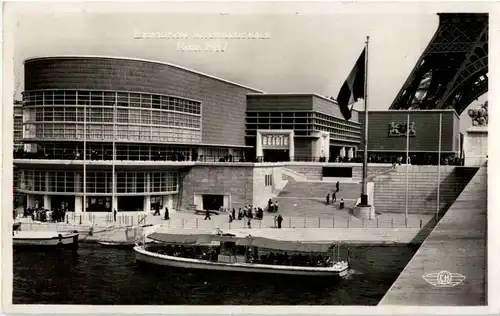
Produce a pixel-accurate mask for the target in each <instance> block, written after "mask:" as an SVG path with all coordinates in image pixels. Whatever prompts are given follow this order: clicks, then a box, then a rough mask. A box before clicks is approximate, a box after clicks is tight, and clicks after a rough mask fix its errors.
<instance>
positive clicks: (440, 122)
mask: <svg viewBox="0 0 500 316" xmlns="http://www.w3.org/2000/svg"><path fill="white" fill-rule="evenodd" d="M442 128H443V113H440V114H439V144H438V172H437V173H438V178H437V197H436V224H437V222H438V219H439V218H438V216H439V193H440V192H439V187H440V183H441V132H442Z"/></svg>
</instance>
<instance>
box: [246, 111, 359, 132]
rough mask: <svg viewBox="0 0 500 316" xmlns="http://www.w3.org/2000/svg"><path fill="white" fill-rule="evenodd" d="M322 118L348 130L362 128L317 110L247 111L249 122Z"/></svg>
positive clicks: (304, 121) (289, 121)
mask: <svg viewBox="0 0 500 316" xmlns="http://www.w3.org/2000/svg"><path fill="white" fill-rule="evenodd" d="M314 118H316V119H320V120H324V121H327V122H328V123H333V124H335V127H337V128H344V129H347V130H360V129H361V127H360V124H359V123H356V122H351V121H346V120H344V119H342V118H337V117H334V116H331V115H326V114H322V113H317V112H247V118H246V121H247V123H271V124H283V123H285V124H290V123H312V122H314V120H312V119H314Z"/></svg>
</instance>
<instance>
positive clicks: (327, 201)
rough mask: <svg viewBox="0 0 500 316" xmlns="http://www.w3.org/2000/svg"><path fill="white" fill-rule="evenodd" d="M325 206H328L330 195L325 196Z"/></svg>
mask: <svg viewBox="0 0 500 316" xmlns="http://www.w3.org/2000/svg"><path fill="white" fill-rule="evenodd" d="M325 204H326V205H328V204H330V193H327V194H326V203H325Z"/></svg>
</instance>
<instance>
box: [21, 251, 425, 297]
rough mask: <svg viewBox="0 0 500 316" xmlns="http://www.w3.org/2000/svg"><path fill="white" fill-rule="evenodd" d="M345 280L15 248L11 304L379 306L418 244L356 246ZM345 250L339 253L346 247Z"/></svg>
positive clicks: (117, 254)
mask: <svg viewBox="0 0 500 316" xmlns="http://www.w3.org/2000/svg"><path fill="white" fill-rule="evenodd" d="M350 250H351V251H350V253H351V255H350V257H351V263H352V269H351V271H350V274H349V275H348V276H347V277H345V278H337V279H336V278H329V277H327V278H322V277H319V278H318V277H296V276H270V275H259V274H254V273H227V272H212V271H197V270H184V269H174V268H167V267H154V266H140V265H137V264H136V262H135V255H134V251H133V250H122V249H109V248H102V247H100V246H98V245H89V244H84V245H81V246H80V249H79V250H78V252H77V253H71V252H61V253H58V252H36V251H31V250H22V251H19V250H15V251H14V266H13V269H14V288H13V302H14V304H92V305H111V304H114V305H376V304H378V302H379V301H380V300H381V299H382V297H383V296H384V294H385V293H386V292H387V290H388V289H389V288H390V286H391V285H392V283H393V282H394V281H395V280H396V278H397V277H398V275H399V273H400V272H401V271H402V270H403V269H404V267H405V266H406V264H407V263H408V261H409V260H410V259H411V257H412V256H413V255H414V254H415V252H416V250H417V248H416V247H351V248H350ZM341 255H342V253H341Z"/></svg>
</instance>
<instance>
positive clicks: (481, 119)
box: [467, 101, 488, 126]
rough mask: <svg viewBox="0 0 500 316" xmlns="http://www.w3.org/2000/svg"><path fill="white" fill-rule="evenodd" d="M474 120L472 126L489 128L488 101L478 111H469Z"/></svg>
mask: <svg viewBox="0 0 500 316" xmlns="http://www.w3.org/2000/svg"><path fill="white" fill-rule="evenodd" d="M467 114H469V117H470V118H471V119H472V126H487V125H488V101H486V102H484V104H482V105H480V106H479V107H478V108H477V109H470V110H468V111H467Z"/></svg>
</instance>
